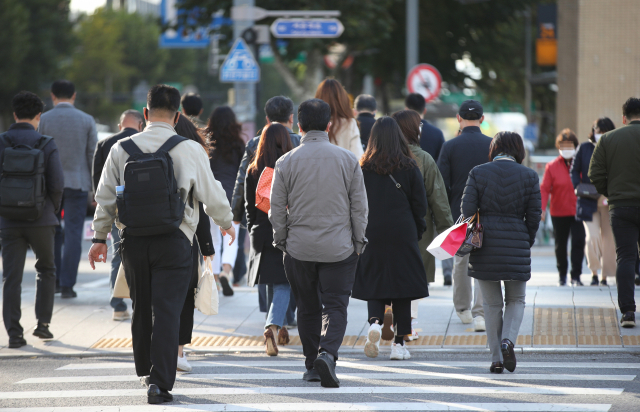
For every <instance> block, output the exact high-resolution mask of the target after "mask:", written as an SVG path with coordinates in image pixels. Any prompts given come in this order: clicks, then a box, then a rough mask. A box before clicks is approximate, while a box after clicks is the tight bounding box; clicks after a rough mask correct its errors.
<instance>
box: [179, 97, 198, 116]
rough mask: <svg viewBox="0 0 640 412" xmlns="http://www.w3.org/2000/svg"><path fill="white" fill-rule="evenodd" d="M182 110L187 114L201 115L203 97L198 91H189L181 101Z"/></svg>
mask: <svg viewBox="0 0 640 412" xmlns="http://www.w3.org/2000/svg"><path fill="white" fill-rule="evenodd" d="M180 103H181V104H182V111H183V112H184V114H186V115H187V116H199V115H200V112H201V111H202V99H201V98H200V96H199V95H197V94H196V93H187V94H185V95H184V96H182V100H181V101H180Z"/></svg>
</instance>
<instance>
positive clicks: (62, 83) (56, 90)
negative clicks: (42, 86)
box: [51, 80, 76, 99]
mask: <svg viewBox="0 0 640 412" xmlns="http://www.w3.org/2000/svg"><path fill="white" fill-rule="evenodd" d="M75 92H76V86H74V85H73V83H71V82H70V81H69V80H56V81H55V82H53V84H52V85H51V93H53V95H54V96H56V97H57V98H58V99H71V98H72V97H73V95H74V94H75Z"/></svg>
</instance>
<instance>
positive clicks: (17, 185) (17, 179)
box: [0, 133, 53, 221]
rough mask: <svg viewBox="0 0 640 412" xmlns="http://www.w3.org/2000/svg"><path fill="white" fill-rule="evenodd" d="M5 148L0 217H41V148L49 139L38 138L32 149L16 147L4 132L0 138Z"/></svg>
mask: <svg viewBox="0 0 640 412" xmlns="http://www.w3.org/2000/svg"><path fill="white" fill-rule="evenodd" d="M0 140H2V143H3V144H4V146H5V149H4V151H3V153H2V175H1V176H0V216H2V217H4V218H7V219H13V220H31V221H32V220H36V219H38V218H40V216H41V215H42V210H43V209H44V204H45V198H46V196H47V188H46V185H45V178H44V172H45V159H44V151H43V149H44V147H45V146H46V145H47V143H49V142H50V141H51V140H53V138H51V137H49V136H42V137H41V138H40V139H39V140H38V142H37V143H36V144H35V146H33V147H31V146H29V145H26V144H19V145H16V144H14V143H13V142H12V141H11V140H10V136H9V135H8V134H7V133H3V134H2V135H0Z"/></svg>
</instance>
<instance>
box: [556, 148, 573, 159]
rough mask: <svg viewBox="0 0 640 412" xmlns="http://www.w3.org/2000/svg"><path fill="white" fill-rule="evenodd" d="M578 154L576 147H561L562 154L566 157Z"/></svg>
mask: <svg viewBox="0 0 640 412" xmlns="http://www.w3.org/2000/svg"><path fill="white" fill-rule="evenodd" d="M575 154H576V149H560V156H562V157H563V158H565V159H567V160H568V159H573V156H574V155H575Z"/></svg>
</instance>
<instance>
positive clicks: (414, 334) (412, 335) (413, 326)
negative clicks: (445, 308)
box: [408, 319, 420, 341]
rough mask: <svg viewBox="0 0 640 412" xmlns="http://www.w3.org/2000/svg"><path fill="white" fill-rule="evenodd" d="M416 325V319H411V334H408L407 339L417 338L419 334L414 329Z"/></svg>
mask: <svg viewBox="0 0 640 412" xmlns="http://www.w3.org/2000/svg"><path fill="white" fill-rule="evenodd" d="M416 326H418V320H417V319H414V320H412V321H411V335H409V336H408V338H409V340H410V341H412V340H417V339H418V338H419V337H420V336H418V332H417V331H416V330H415V329H414V328H415V327H416Z"/></svg>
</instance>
